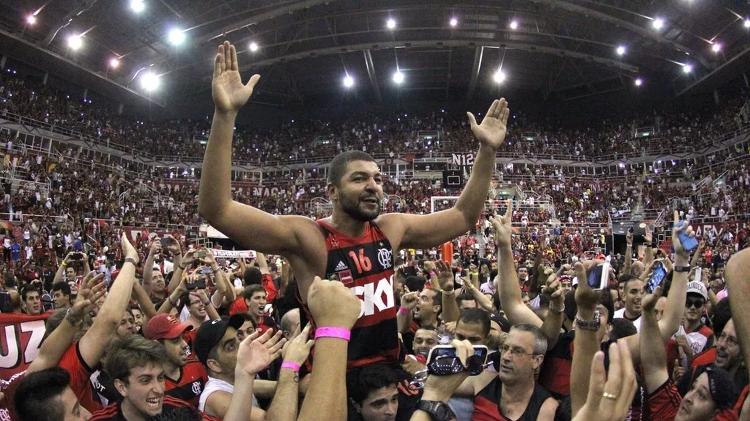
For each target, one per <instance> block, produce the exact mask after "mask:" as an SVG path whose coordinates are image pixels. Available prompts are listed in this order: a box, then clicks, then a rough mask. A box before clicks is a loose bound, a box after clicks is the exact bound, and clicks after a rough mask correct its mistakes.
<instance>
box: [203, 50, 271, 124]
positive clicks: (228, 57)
mask: <svg viewBox="0 0 750 421" xmlns="http://www.w3.org/2000/svg"><path fill="white" fill-rule="evenodd" d="M258 80H260V75H257V74H256V75H253V76H252V77H251V78H250V80H249V81H248V82H247V83H246V84H243V83H242V77H241V76H240V72H239V65H238V64H237V50H235V48H234V45H232V44H230V43H229V41H224V43H223V44H222V45H219V51H218V53H217V54H216V58H215V59H214V76H213V80H212V81H211V91H212V94H213V99H214V105H215V106H216V109H217V110H219V111H223V112H231V113H236V112H237V111H238V110H239V109H240V108H241V107H242V106H243V105H245V103H246V102H247V100H248V99H250V96H251V95H252V94H253V89H254V88H255V84H256V83H258Z"/></svg>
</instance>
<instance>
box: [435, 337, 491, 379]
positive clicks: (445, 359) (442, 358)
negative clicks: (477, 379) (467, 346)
mask: <svg viewBox="0 0 750 421" xmlns="http://www.w3.org/2000/svg"><path fill="white" fill-rule="evenodd" d="M488 352H489V351H488V349H487V347H486V346H484V345H474V354H473V355H470V356H469V357H468V358H467V359H466V366H464V365H463V363H461V360H460V359H459V358H458V356H457V355H456V347H454V346H453V345H436V346H435V347H433V348H432V349H431V350H430V354H429V355H428V356H427V372H428V373H429V374H434V375H436V376H449V375H451V374H456V373H460V372H462V371H467V372H468V373H469V375H470V376H476V375H478V374H480V373H482V371H484V367H485V364H486V363H487V354H488Z"/></svg>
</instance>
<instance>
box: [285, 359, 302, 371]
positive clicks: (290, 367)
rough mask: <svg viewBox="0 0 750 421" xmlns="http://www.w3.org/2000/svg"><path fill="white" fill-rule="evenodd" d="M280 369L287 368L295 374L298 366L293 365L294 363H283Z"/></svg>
mask: <svg viewBox="0 0 750 421" xmlns="http://www.w3.org/2000/svg"><path fill="white" fill-rule="evenodd" d="M281 368H288V369H290V370H292V371H294V372H295V373H298V372H299V368H300V365H299V364H297V363H295V362H294V361H284V362H283V363H281Z"/></svg>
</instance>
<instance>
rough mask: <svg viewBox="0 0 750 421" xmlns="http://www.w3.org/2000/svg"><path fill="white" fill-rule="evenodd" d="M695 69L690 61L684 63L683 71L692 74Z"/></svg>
mask: <svg viewBox="0 0 750 421" xmlns="http://www.w3.org/2000/svg"><path fill="white" fill-rule="evenodd" d="M692 71H693V65H692V64H689V63H685V64H683V65H682V73H685V74H686V75H687V74H690V72H692Z"/></svg>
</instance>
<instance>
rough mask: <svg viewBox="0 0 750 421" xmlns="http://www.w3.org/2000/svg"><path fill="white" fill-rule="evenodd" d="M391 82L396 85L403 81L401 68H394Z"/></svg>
mask: <svg viewBox="0 0 750 421" xmlns="http://www.w3.org/2000/svg"><path fill="white" fill-rule="evenodd" d="M393 83H395V84H396V85H400V84H402V83H404V74H403V73H401V70H396V72H395V73H393Z"/></svg>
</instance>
